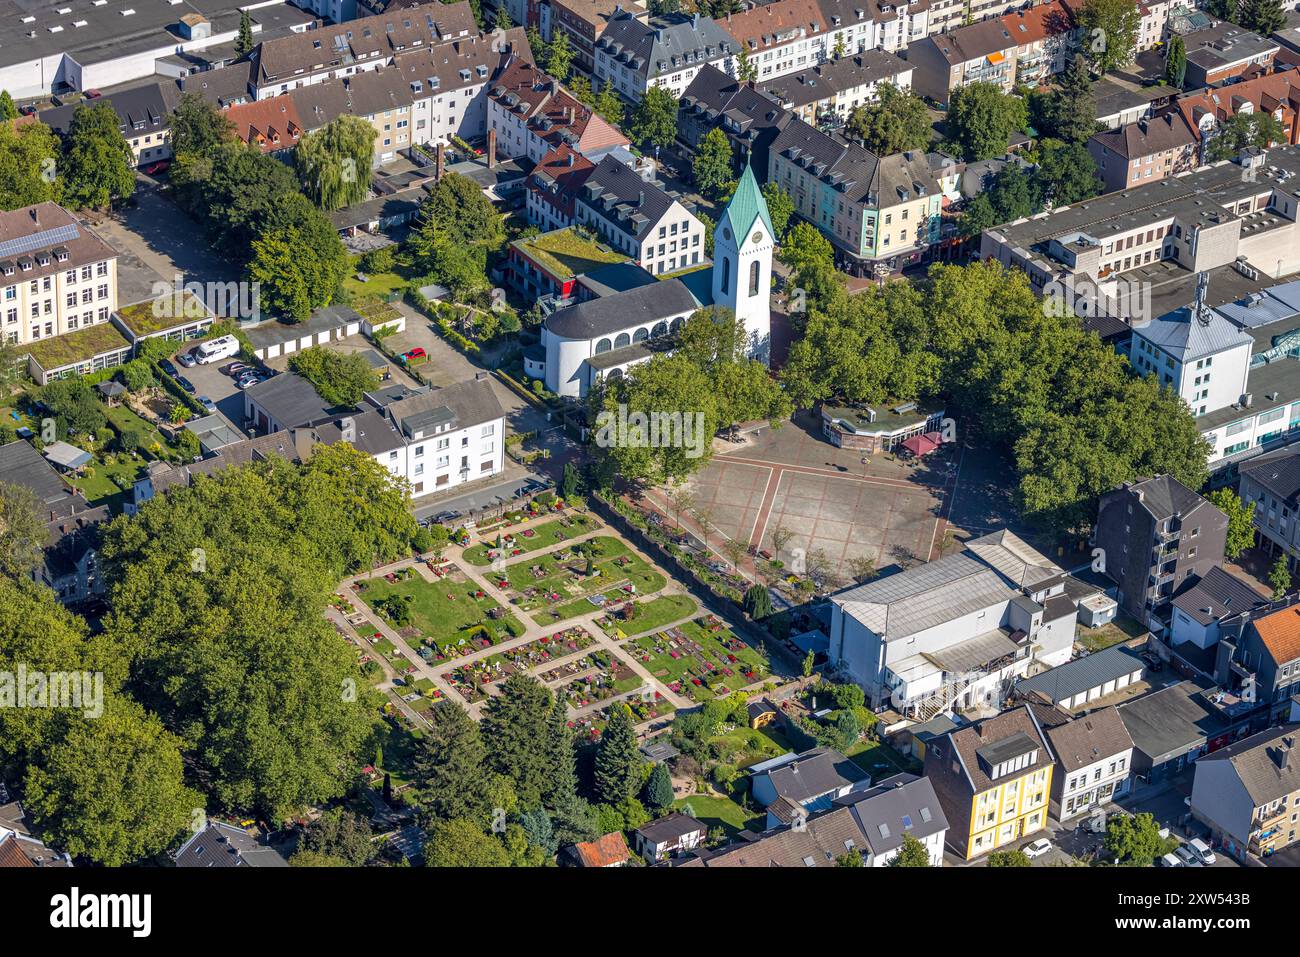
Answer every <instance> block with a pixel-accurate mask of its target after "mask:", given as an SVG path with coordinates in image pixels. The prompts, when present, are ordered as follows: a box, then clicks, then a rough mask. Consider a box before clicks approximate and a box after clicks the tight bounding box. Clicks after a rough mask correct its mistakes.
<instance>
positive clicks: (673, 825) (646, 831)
mask: <svg viewBox="0 0 1300 957" xmlns="http://www.w3.org/2000/svg"><path fill="white" fill-rule="evenodd" d="M636 830H637V833H638V834H640V835H641V836H642V837H643V838H645V839H646V840H647V841H649V842H650V843H651V844H671V843H673V842H674V841H676V840H677V839H678V838H682V837H685V836H686V835H687V834H695V833H697V832H699V831H707V830H708V829H707V828H706V827H705V825H703V824H701V823H700V822H699V821H697V820H696V819H695V818H693V817H691V816H690V815H689V814H682V813H680V812H678V811H674V812H673V813H672V814H669V815H666V816H665V817H661V818H659V820H657V821H651V822H650V823H649V824H646V825H643V826H642V827H638V828H637V829H636Z"/></svg>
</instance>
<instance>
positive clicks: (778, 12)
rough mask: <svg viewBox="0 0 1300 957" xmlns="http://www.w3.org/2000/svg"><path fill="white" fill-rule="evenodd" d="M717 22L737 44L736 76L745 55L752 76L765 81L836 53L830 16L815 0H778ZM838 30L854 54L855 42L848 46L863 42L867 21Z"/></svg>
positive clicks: (808, 65)
mask: <svg viewBox="0 0 1300 957" xmlns="http://www.w3.org/2000/svg"><path fill="white" fill-rule="evenodd" d="M864 20H865V17H864ZM718 22H719V24H720V25H721V26H722V28H723V29H725V30H726V31H727V32H728V33H730V34H731V35H732V37H734V38H735V40H736V44H737V46H738V51H739V52H738V53H737V56H736V71H737V72H736V73H733V74H732V75H733V76H736V75H739V71H740V68H741V67H740V63H741V57H742V56H744V57H745V58H747V59H748V61H749V65H750V67H751V69H752V70H753V74H754V78H755V79H756V80H757V81H758V82H759V83H763V82H765V81H767V80H772V79H775V78H776V77H778V76H785V75H786V74H787V73H795V72H798V71H799V70H803V69H806V68H807V67H810V66H816V65H817V64H818V63H821V62H822V61H823V60H826V59H829V58H830V57H831V55H832V50H833V46H832V44H831V37H830V35H829V33H828V31H827V20H826V17H825V15H824V14H823V13H822V11H821V9H820V7H819V6H818V5H817V3H816V2H815V0H776V2H774V3H767V4H762V5H757V6H753V7H750V8H749V9H748V10H742V11H741V12H739V13H729V14H727V16H726V19H724V20H720V21H718ZM836 32H837V33H838V34H840V36H841V37H842V39H843V43H844V46H845V49H846V50H854V51H855V52H856V46H855V47H850V46H849V44H850V43H855V44H856V43H857V42H862V40H863V34H865V33H867V32H868V31H867V28H866V24H865V23H863V24H860V25H858V29H854V25H852V24H848V23H841V26H840V29H839V30H837V31H836Z"/></svg>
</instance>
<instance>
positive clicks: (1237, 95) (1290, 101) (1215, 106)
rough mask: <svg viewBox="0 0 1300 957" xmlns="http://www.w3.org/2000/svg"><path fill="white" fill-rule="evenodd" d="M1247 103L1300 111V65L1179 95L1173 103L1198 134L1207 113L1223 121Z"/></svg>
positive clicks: (1260, 106)
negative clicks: (1212, 88) (1219, 86)
mask: <svg viewBox="0 0 1300 957" xmlns="http://www.w3.org/2000/svg"><path fill="white" fill-rule="evenodd" d="M1244 103H1250V104H1251V106H1253V107H1254V108H1255V109H1257V110H1259V109H1263V110H1267V111H1268V112H1270V113H1271V112H1273V111H1275V110H1277V109H1278V108H1279V107H1280V108H1282V109H1283V111H1284V112H1290V113H1295V112H1297V109H1298V108H1300V67H1297V68H1294V69H1290V70H1279V71H1277V72H1275V73H1270V74H1268V75H1267V76H1257V77H1255V78H1253V79H1249V80H1243V81H1242V82H1240V83H1233V84H1232V85H1230V86H1225V87H1221V88H1219V89H1217V90H1205V91H1203V92H1201V93H1190V94H1187V95H1185V96H1180V97H1179V98H1178V100H1177V101H1176V102H1175V104H1174V105H1175V107H1176V108H1177V110H1178V111H1179V112H1180V113H1182V114H1183V118H1184V119H1185V120H1187V123H1188V125H1189V126H1191V127H1192V129H1194V130H1197V131H1198V134H1197V135H1198V136H1199V135H1200V134H1199V130H1200V120H1201V118H1202V117H1203V116H1205V115H1206V114H1207V113H1208V114H1210V115H1211V116H1213V117H1214V119H1215V121H1216V122H1218V123H1223V122H1224V121H1225V120H1228V119H1231V118H1232V117H1233V116H1235V115H1236V114H1237V112H1238V110H1239V109H1240V108H1241V106H1242V104H1244ZM1283 125H1284V126H1289V125H1290V124H1288V123H1284V124H1283Z"/></svg>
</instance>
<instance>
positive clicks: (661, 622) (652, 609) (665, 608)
mask: <svg viewBox="0 0 1300 957" xmlns="http://www.w3.org/2000/svg"><path fill="white" fill-rule="evenodd" d="M698 611H699V605H697V604H696V603H695V599H694V598H691V597H690V596H689V595H659V596H658V597H657V598H651V599H650V600H649V601H643V602H637V604H636V617H635V618H633V619H632V620H631V621H621V622H618V627H619V629H620V630H621V632H622V635H623V636H624V637H626V636H628V635H640V634H643V633H645V632H647V631H658V630H659V629H660V628H663V627H664V626H665V625H667V624H670V623H672V622H674V621H681V619H683V618H689V617H690V616H691V615H694V614H695V613H696V612H698Z"/></svg>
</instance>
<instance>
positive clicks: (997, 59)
mask: <svg viewBox="0 0 1300 957" xmlns="http://www.w3.org/2000/svg"><path fill="white" fill-rule="evenodd" d="M1005 59H1006V57H1005V56H1003V55H1002V54H1001V53H1000V52H999V53H990V54H989V62H990V63H992V64H993V65H994V66H997V65H998V64H999V63H1001V62H1002V61H1003V60H1005Z"/></svg>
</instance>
